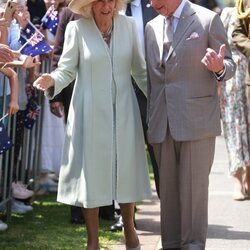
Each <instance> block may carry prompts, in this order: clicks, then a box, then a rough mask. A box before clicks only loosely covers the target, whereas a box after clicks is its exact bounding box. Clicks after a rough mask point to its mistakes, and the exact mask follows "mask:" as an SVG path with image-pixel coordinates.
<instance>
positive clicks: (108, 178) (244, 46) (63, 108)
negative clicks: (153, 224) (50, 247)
mask: <svg viewBox="0 0 250 250" xmlns="http://www.w3.org/2000/svg"><path fill="white" fill-rule="evenodd" d="M38 6H39V7H38ZM50 7H51V2H45V1H43V0H35V1H34V0H30V1H29V0H27V2H25V3H24V2H23V1H19V0H17V5H16V11H15V12H14V13H13V16H12V21H11V22H10V23H9V22H8V21H7V20H6V19H5V18H4V14H3V15H2V18H0V33H1V36H0V65H2V66H1V69H0V72H1V73H2V74H4V75H6V77H7V78H8V79H9V85H10V90H9V92H8V93H7V94H8V96H9V97H8V98H9V100H8V102H9V106H8V110H7V114H9V115H12V114H14V113H16V112H17V111H18V109H19V111H18V113H17V124H20V123H22V119H23V116H24V113H25V109H26V106H27V105H28V103H29V100H30V99H31V98H33V95H32V94H30V93H33V92H34V89H33V87H34V88H35V89H36V91H42V92H44V95H45V97H46V98H45V99H44V103H43V106H42V108H43V109H44V112H43V113H44V116H45V117H44V119H43V126H42V129H43V130H44V131H46V133H43V137H42V149H41V159H42V161H41V171H40V172H41V175H42V177H41V178H40V190H38V191H39V192H40V194H43V193H44V192H46V191H49V190H48V189H47V187H48V185H49V186H50V187H51V185H54V184H55V183H54V181H52V180H50V173H51V172H55V173H56V174H58V175H59V176H58V186H57V184H55V185H56V189H57V201H58V202H61V203H64V204H67V205H70V208H71V222H73V223H85V225H86V229H87V237H88V238H87V249H88V250H97V249H100V243H99V237H98V235H99V234H98V231H99V216H101V217H102V218H106V219H112V220H113V219H114V218H115V217H116V219H117V221H116V223H115V224H114V225H112V226H111V228H110V229H111V230H112V231H115V230H123V231H124V237H125V245H126V249H130V250H132V249H134V250H138V249H141V246H140V241H139V238H138V236H137V233H136V223H135V217H134V213H135V211H136V206H135V204H136V202H138V201H141V200H144V199H150V197H151V187H150V182H149V168H148V162H147V156H146V150H145V148H146V149H147V151H148V154H149V158H150V162H151V164H152V168H153V173H154V179H155V187H156V190H157V194H158V197H159V199H160V204H161V206H160V214H161V216H160V218H161V241H162V247H163V249H172V250H173V249H176V250H194V249H195V250H204V249H205V244H206V236H207V227H208V212H207V210H208V185H209V174H210V171H211V167H212V164H213V158H214V151H215V139H216V136H218V135H220V134H221V121H222V125H223V135H224V137H225V141H226V146H227V150H228V159H229V174H230V175H231V176H232V177H233V180H234V188H233V198H234V199H235V200H245V199H246V198H247V197H249V195H250V151H249V149H250V144H249V143H250V133H249V124H250V122H249V120H250V110H249V108H250V103H249V99H250V97H249V96H250V95H249V91H248V87H249V86H250V84H249V68H250V67H247V62H249V55H250V52H249V51H250V45H249V44H250V43H249V31H248V28H249V23H248V22H249V21H248V20H249V15H250V1H249V0H237V1H236V3H235V7H230V8H229V7H225V6H224V5H223V2H222V1H189V0H151V1H150V3H149V2H148V1H146V0H134V1H131V2H130V1H129V2H124V1H123V0H97V1H96V0H71V1H64V0H56V1H55V2H54V7H55V9H56V11H57V12H58V13H59V17H58V18H59V22H58V24H57V25H56V26H57V31H56V33H54V34H53V35H52V34H51V32H48V30H45V29H44V28H43V27H42V25H41V22H42V18H43V17H44V15H45V14H46V12H47V10H48V9H49V8H50ZM224 7H225V8H224ZM4 10H5V9H3V13H4V12H5V11H4ZM38 10H39V11H38ZM131 16H132V17H131ZM30 23H32V24H33V25H34V26H35V27H37V28H38V29H39V30H40V32H42V33H43V34H44V35H45V37H46V39H47V42H48V43H49V44H50V45H51V46H53V50H52V53H47V54H43V55H40V56H36V57H32V56H31V55H27V56H26V58H25V63H24V62H22V63H21V64H20V65H18V67H19V68H18V69H19V71H18V74H17V73H16V71H14V70H13V68H12V67H13V66H15V67H16V66H17V64H15V62H16V60H17V58H19V57H20V50H19V49H20V48H21V45H20V44H18V40H19V37H18V36H19V35H20V33H21V31H22V29H25V27H26V26H27V25H28V24H30ZM11 27H12V28H11ZM11 34H12V36H11ZM8 37H9V39H7V38H8ZM11 39H12V40H11ZM121 45H122V46H121ZM16 51H19V53H16ZM41 60H52V68H51V69H49V70H48V73H44V74H42V75H40V74H39V73H40V72H39V70H40V69H39V63H40V61H41ZM190 62H192V63H190ZM32 85H33V87H32ZM27 90H29V91H27ZM2 96H3V94H2ZM2 98H3V97H2ZM5 99H6V97H4V100H5ZM0 101H1V100H0ZM1 103H2V101H1V102H0V104H1ZM2 110H3V108H1V107H0V112H1V111H2ZM4 115H5V112H3V113H2V114H1V113H0V118H1V117H3V116H4ZM18 122H19V123H18ZM64 126H65V127H64ZM18 128H19V129H18V130H17V131H18V133H19V134H18V135H19V138H20V140H19V141H18V140H17V142H18V143H17V145H15V148H16V152H15V154H16V158H18V155H19V153H20V151H19V150H20V145H21V143H22V139H21V138H22V133H23V129H22V128H20V126H19V127H18ZM145 145H146V147H145ZM60 158H61V160H60ZM49 180H50V182H49V183H48V181H49ZM12 189H13V195H14V196H16V198H17V199H16V201H15V204H13V210H14V208H15V207H18V205H20V200H19V199H18V196H19V194H20V192H16V190H22V192H24V193H25V192H26V193H25V194H26V195H29V197H30V196H32V195H34V193H33V191H31V190H27V189H26V187H25V186H24V185H23V184H22V183H20V182H18V177H15V176H14V177H13V185H12ZM21 205H23V204H21ZM25 206H26V208H24V210H26V212H27V211H31V210H32V206H29V205H25ZM115 213H118V215H117V214H116V216H115ZM1 224H2V228H4V229H6V224H5V223H4V222H2V221H0V227H1Z"/></svg>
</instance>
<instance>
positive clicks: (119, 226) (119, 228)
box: [110, 215, 123, 232]
mask: <svg viewBox="0 0 250 250" xmlns="http://www.w3.org/2000/svg"><path fill="white" fill-rule="evenodd" d="M122 228H123V221H122V216H121V215H120V216H119V217H118V219H117V221H116V222H115V223H114V224H113V225H111V226H110V231H111V232H117V231H122Z"/></svg>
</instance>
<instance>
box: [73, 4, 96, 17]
mask: <svg viewBox="0 0 250 250" xmlns="http://www.w3.org/2000/svg"><path fill="white" fill-rule="evenodd" d="M95 1H96V0H72V1H71V2H70V3H69V5H68V7H69V9H70V10H71V11H72V12H74V13H76V14H80V15H81V14H83V13H82V9H83V8H84V7H85V6H87V5H89V4H90V3H93V2H95Z"/></svg>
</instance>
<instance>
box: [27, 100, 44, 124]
mask: <svg viewBox="0 0 250 250" xmlns="http://www.w3.org/2000/svg"><path fill="white" fill-rule="evenodd" d="M40 110H41V108H40V106H39V105H38V104H37V103H36V102H35V101H33V100H29V102H28V104H27V107H26V110H25V118H24V126H25V127H26V128H27V129H32V128H33V126H34V124H35V122H36V120H37V117H38V115H39V113H40Z"/></svg>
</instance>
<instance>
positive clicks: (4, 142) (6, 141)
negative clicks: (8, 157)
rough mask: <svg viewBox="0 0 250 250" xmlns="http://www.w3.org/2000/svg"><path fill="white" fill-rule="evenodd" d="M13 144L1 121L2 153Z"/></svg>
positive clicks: (0, 143) (0, 141)
mask: <svg viewBox="0 0 250 250" xmlns="http://www.w3.org/2000/svg"><path fill="white" fill-rule="evenodd" d="M12 146H13V143H12V142H11V140H10V138H9V136H8V134H7V131H6V130H5V127H4V125H3V123H2V122H0V154H3V153H5V152H6V151H7V150H9V149H10V148H11V147H12Z"/></svg>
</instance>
